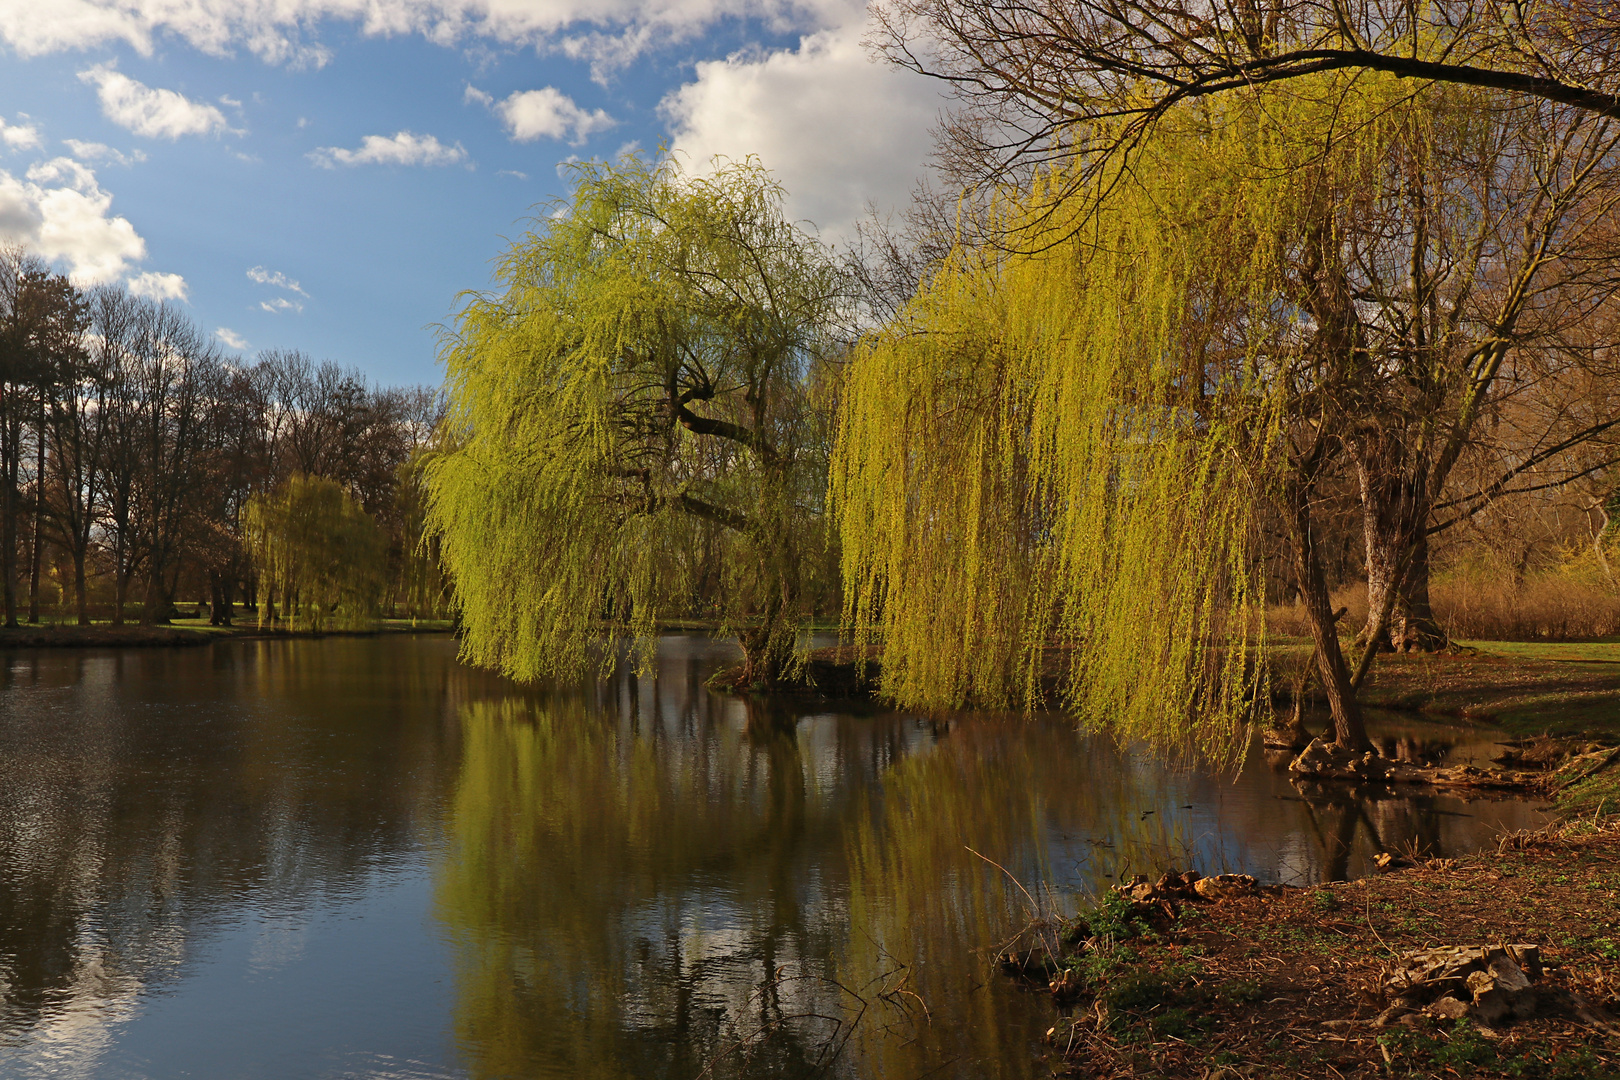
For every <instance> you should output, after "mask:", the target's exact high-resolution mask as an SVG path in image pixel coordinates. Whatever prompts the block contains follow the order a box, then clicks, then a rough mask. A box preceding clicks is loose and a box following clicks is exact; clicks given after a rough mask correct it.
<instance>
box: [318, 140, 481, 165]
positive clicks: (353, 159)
mask: <svg viewBox="0 0 1620 1080" xmlns="http://www.w3.org/2000/svg"><path fill="white" fill-rule="evenodd" d="M466 158H467V151H466V150H464V149H462V146H461V144H460V143H456V144H455V145H454V146H445V145H444V144H443V143H441V142H440V141H439V140H438V139H436V138H434V137H433V136H432V135H417V134H415V133H413V132H409V131H401V132H399V133H397V134H395V135H367V136H366V137H365V138H364V139H361V140H360V148H359V149H358V150H346V149H344V148H343V147H341V146H323V147H321V148H319V149H318V150H314V151H312V152H311V153H310V154H309V159H310V160H311V161H313V162H314V163H315V164H317V165H319V166H320V167H321V168H323V169H335V168H337V167H338V166H339V165H454V164H455V163H456V162H458V161H465V160H466Z"/></svg>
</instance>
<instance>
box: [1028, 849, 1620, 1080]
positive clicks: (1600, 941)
mask: <svg viewBox="0 0 1620 1080" xmlns="http://www.w3.org/2000/svg"><path fill="white" fill-rule="evenodd" d="M1399 865H1400V860H1397V861H1396V863H1395V866H1396V867H1399ZM1171 886H1172V887H1171V890H1170V891H1171V892H1172V893H1174V892H1176V891H1177V890H1178V889H1179V891H1180V892H1181V893H1182V894H1183V895H1186V896H1187V897H1188V898H1187V899H1165V898H1164V897H1163V894H1162V893H1161V892H1159V891H1156V890H1155V888H1154V886H1152V885H1146V884H1139V885H1137V886H1136V889H1135V891H1134V892H1132V891H1130V890H1129V889H1128V888H1127V889H1126V890H1122V891H1118V892H1112V893H1110V894H1109V897H1108V898H1107V899H1106V900H1105V901H1104V902H1103V904H1102V905H1100V906H1099V907H1098V908H1097V909H1095V910H1094V911H1091V912H1087V913H1085V915H1084V916H1083V917H1082V918H1081V919H1080V920H1077V921H1075V922H1072V923H1069V924H1066V925H1064V926H1060V927H1056V928H1053V930H1052V931H1051V932H1049V933H1048V935H1047V939H1048V940H1049V941H1050V942H1052V943H1054V944H1056V943H1057V942H1060V941H1061V942H1062V944H1059V945H1056V947H1057V949H1058V951H1059V957H1060V959H1059V962H1058V963H1057V964H1056V965H1052V964H1050V963H1049V962H1048V961H1046V960H1045V958H1044V956H1043V954H1042V949H1041V948H1040V946H1038V945H1037V946H1036V947H1035V949H1034V954H1033V956H1031V954H1029V953H1028V952H1026V953H1024V954H1023V955H1024V959H1025V960H1026V961H1030V962H1031V966H1029V967H1027V968H1026V970H1024V971H1023V972H1022V973H1021V974H1020V975H1018V976H1017V977H1020V978H1023V979H1025V980H1026V983H1027V985H1030V986H1031V988H1032V992H1039V993H1044V994H1050V995H1053V996H1054V997H1055V998H1056V1000H1057V1002H1058V1003H1059V1005H1060V1006H1061V1010H1062V1011H1061V1012H1058V1011H1054V1022H1053V1026H1052V1030H1051V1033H1050V1034H1049V1036H1048V1042H1049V1043H1050V1046H1051V1049H1050V1058H1051V1060H1050V1064H1052V1066H1053V1067H1054V1070H1055V1071H1056V1072H1058V1073H1059V1074H1062V1075H1068V1076H1076V1077H1155V1076H1162V1077H1197V1078H1199V1080H1235V1078H1237V1077H1251V1076H1252V1077H1296V1076H1309V1077H1341V1078H1342V1077H1352V1076H1361V1077H1374V1076H1378V1077H1391V1076H1395V1077H1442V1076H1444V1077H1453V1076H1465V1077H1547V1078H1562V1080H1575V1078H1581V1080H1599V1078H1603V1077H1620V1024H1617V1023H1616V1021H1615V1019H1614V1015H1613V1014H1614V1012H1615V1011H1617V1010H1620V819H1617V818H1614V817H1610V818H1607V819H1600V820H1594V819H1592V818H1582V819H1578V820H1574V821H1571V822H1566V823H1565V824H1562V825H1560V826H1557V827H1554V828H1551V829H1549V830H1545V831H1543V832H1540V833H1536V834H1521V835H1515V836H1508V837H1504V838H1503V839H1502V841H1501V843H1500V844H1499V845H1498V847H1497V848H1495V849H1493V850H1489V851H1486V852H1482V853H1480V854H1477V855H1474V856H1470V857H1467V858H1462V859H1446V860H1431V861H1424V862H1421V863H1420V864H1419V865H1416V866H1411V867H1409V868H1401V869H1392V870H1391V872H1388V873H1385V874H1382V875H1380V876H1378V877H1373V878H1368V879H1364V880H1361V881H1354V882H1347V883H1335V884H1331V885H1324V886H1320V887H1315V888H1308V889H1284V888H1277V887H1274V888H1270V889H1263V888H1262V889H1248V888H1243V887H1242V886H1241V883H1239V885H1238V886H1236V887H1234V888H1232V889H1230V890H1227V891H1228V892H1229V893H1231V894H1233V895H1230V896H1228V897H1227V898H1224V899H1219V900H1216V901H1213V902H1212V901H1208V900H1204V899H1202V898H1196V897H1194V896H1193V894H1191V893H1190V892H1188V891H1187V890H1186V889H1185V888H1180V886H1179V884H1178V883H1175V882H1172V883H1171ZM1209 892H1210V893H1211V894H1219V893H1220V892H1221V890H1219V889H1210V890H1209ZM1133 897H1144V898H1146V899H1144V900H1141V901H1133ZM1033 941H1034V935H1031V936H1030V937H1027V938H1026V939H1025V941H1024V943H1023V946H1024V948H1025V949H1028V948H1029V947H1030V945H1031V944H1032V943H1033ZM1508 943H1511V944H1512V945H1513V946H1514V948H1515V949H1518V948H1519V947H1520V946H1533V947H1534V948H1532V949H1531V950H1530V951H1529V955H1530V956H1531V957H1533V958H1535V959H1536V960H1537V961H1538V963H1535V964H1533V965H1532V964H1529V963H1526V964H1525V965H1524V966H1525V967H1526V969H1530V968H1532V967H1533V968H1534V970H1531V971H1530V974H1529V975H1527V976H1526V978H1528V979H1529V980H1530V985H1529V986H1528V987H1525V988H1522V989H1521V990H1520V991H1519V994H1518V997H1517V998H1516V999H1515V1004H1514V1008H1515V1009H1517V1010H1518V1012H1519V1013H1520V1014H1526V1015H1523V1016H1522V1018H1516V1017H1515V1015H1514V1014H1512V1013H1511V1012H1506V1011H1502V1010H1498V1012H1497V1013H1495V1014H1490V1013H1488V1012H1482V1010H1484V1009H1485V1006H1486V1004H1488V1002H1487V997H1488V994H1487V993H1486V992H1484V991H1481V992H1480V996H1479V998H1478V1001H1475V1002H1473V1003H1470V1002H1471V1000H1472V999H1471V998H1470V993H1471V991H1470V990H1469V989H1468V988H1467V987H1473V986H1474V984H1473V983H1468V984H1464V983H1463V981H1462V980H1461V979H1460V978H1458V979H1454V980H1452V981H1451V982H1452V983H1455V986H1450V984H1448V986H1449V990H1448V989H1447V988H1446V987H1442V988H1441V990H1435V989H1433V988H1431V989H1430V991H1429V992H1428V993H1427V994H1426V995H1413V994H1412V993H1411V991H1410V987H1409V984H1408V983H1404V982H1402V981H1401V977H1400V975H1399V972H1400V970H1401V968H1402V965H1403V963H1404V964H1406V965H1407V966H1410V964H1411V957H1412V956H1421V955H1426V954H1423V953H1422V952H1421V951H1422V950H1432V949H1434V948H1435V947H1437V946H1466V947H1475V948H1480V949H1484V950H1485V951H1486V953H1487V954H1488V953H1489V952H1490V950H1491V949H1492V947H1498V946H1503V945H1505V944H1508ZM1504 951H1508V950H1504ZM1512 955H1514V956H1516V957H1520V958H1521V959H1522V956H1523V954H1522V952H1518V951H1514V952H1512ZM1500 956H1501V953H1498V960H1499V961H1500ZM1403 958H1404V959H1403ZM1479 967H1480V965H1479V964H1476V965H1475V968H1476V969H1477V968H1479ZM1514 970H1518V969H1517V968H1515V969H1514ZM1482 977H1483V976H1479V977H1476V978H1482ZM1048 987H1050V988H1048ZM1476 989H1477V988H1476ZM1403 994H1406V995H1407V996H1406V997H1402V995H1403ZM1448 994H1449V996H1448ZM1442 997H1444V998H1445V1000H1444V1001H1442V1000H1440V999H1441V998H1442ZM1504 1008H1505V1007H1504ZM1482 1016H1484V1017H1485V1019H1483V1020H1482V1019H1481V1017H1482Z"/></svg>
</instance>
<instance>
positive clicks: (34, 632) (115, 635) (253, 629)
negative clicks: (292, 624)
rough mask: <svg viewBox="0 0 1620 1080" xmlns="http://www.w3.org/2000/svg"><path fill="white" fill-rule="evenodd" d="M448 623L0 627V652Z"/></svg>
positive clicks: (411, 629) (432, 627) (422, 629)
mask: <svg viewBox="0 0 1620 1080" xmlns="http://www.w3.org/2000/svg"><path fill="white" fill-rule="evenodd" d="M449 630H450V623H449V621H448V620H444V619H433V620H428V619H418V620H416V621H415V622H412V620H410V619H383V620H382V621H381V622H380V623H379V625H378V626H377V627H376V628H375V629H373V630H326V631H320V632H317V631H313V630H297V629H289V628H284V627H260V626H258V625H256V624H255V623H253V622H250V621H240V622H238V623H237V624H236V625H234V626H209V625H208V620H207V619H176V620H174V621H173V622H172V623H170V624H169V625H166V626H140V625H137V624H126V625H124V626H113V625H112V624H111V623H109V622H98V623H93V624H92V625H90V626H79V625H77V624H75V623H67V622H64V623H58V624H44V625H39V626H15V627H0V649H51V648H144V647H153V646H158V647H164V646H194V645H207V644H209V643H210V642H214V641H223V640H227V639H247V640H253V639H267V638H305V637H331V636H356V635H364V636H369V635H373V634H400V633H405V634H411V633H416V634H422V633H446V632H448V631H449Z"/></svg>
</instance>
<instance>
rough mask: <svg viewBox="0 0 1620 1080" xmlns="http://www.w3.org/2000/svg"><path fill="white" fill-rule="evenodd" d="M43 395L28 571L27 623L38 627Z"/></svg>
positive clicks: (42, 521)
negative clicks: (31, 543) (31, 544)
mask: <svg viewBox="0 0 1620 1080" xmlns="http://www.w3.org/2000/svg"><path fill="white" fill-rule="evenodd" d="M44 401H45V395H44V394H43V393H41V394H40V410H39V436H38V437H37V438H36V439H35V440H34V451H35V456H34V550H33V552H32V553H31V555H30V558H29V562H30V563H31V565H30V566H29V569H28V622H29V624H30V625H32V626H38V625H39V564H40V559H41V557H42V554H43V551H44V547H45V536H44V533H45V530H44V529H42V528H41V526H42V525H44V524H45V406H44Z"/></svg>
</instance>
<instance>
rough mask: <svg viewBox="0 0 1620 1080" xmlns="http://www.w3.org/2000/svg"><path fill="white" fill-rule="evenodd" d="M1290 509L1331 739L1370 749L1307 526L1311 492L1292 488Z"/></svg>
mask: <svg viewBox="0 0 1620 1080" xmlns="http://www.w3.org/2000/svg"><path fill="white" fill-rule="evenodd" d="M1288 501H1289V505H1288V506H1286V507H1285V508H1284V509H1285V510H1286V514H1285V518H1284V520H1285V521H1286V524H1287V527H1288V539H1289V546H1290V547H1291V548H1292V549H1293V554H1294V569H1295V572H1296V573H1297V574H1298V576H1299V591H1300V597H1301V599H1303V600H1304V602H1305V614H1306V617H1307V618H1308V620H1309V621H1310V625H1311V640H1312V642H1313V643H1314V645H1315V647H1316V665H1317V675H1318V676H1319V677H1320V678H1321V680H1322V690H1323V692H1324V693H1325V694H1326V695H1327V700H1328V711H1329V712H1330V713H1332V715H1333V741H1334V742H1335V743H1337V744H1338V745H1339V746H1341V747H1343V748H1345V749H1346V750H1353V751H1355V752H1357V753H1360V752H1361V751H1364V750H1370V749H1372V743H1371V742H1370V741H1369V740H1368V738H1367V728H1366V725H1365V724H1364V723H1363V721H1362V717H1361V704H1360V703H1359V702H1358V701H1357V700H1356V691H1355V687H1354V686H1352V685H1351V673H1350V667H1349V665H1348V664H1347V663H1345V659H1344V650H1343V649H1341V648H1340V647H1339V632H1338V628H1337V627H1336V625H1335V623H1336V621H1337V620H1335V619H1334V617H1333V605H1332V601H1331V598H1330V596H1329V594H1328V587H1327V580H1326V578H1325V576H1324V575H1323V573H1322V558H1321V554H1320V552H1319V551H1318V550H1317V541H1316V536H1315V532H1314V530H1313V526H1312V522H1311V511H1310V492H1309V490H1308V489H1304V488H1302V487H1299V486H1293V487H1292V488H1291V490H1290V491H1289V492H1288Z"/></svg>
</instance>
